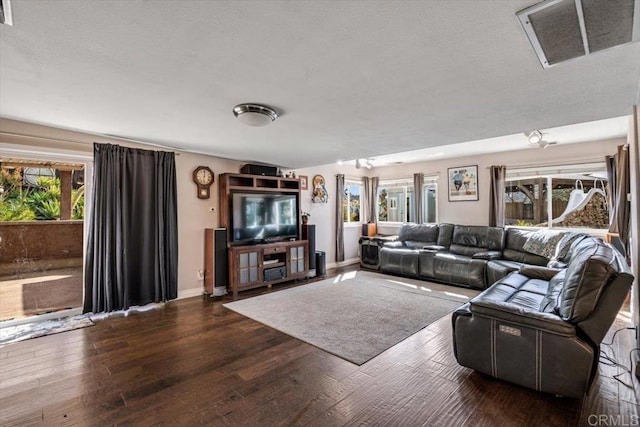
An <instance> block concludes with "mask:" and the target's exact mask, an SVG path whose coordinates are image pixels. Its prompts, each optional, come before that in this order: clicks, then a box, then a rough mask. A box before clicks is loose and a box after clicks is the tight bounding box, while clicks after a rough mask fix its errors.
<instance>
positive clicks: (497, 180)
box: [489, 166, 507, 227]
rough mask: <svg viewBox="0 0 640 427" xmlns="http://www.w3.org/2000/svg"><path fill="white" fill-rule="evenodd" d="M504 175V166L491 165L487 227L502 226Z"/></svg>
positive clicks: (505, 171) (505, 175) (505, 173)
mask: <svg viewBox="0 0 640 427" xmlns="http://www.w3.org/2000/svg"><path fill="white" fill-rule="evenodd" d="M506 177H507V167H506V166H491V191H490V195H489V197H490V199H489V203H490V205H489V227H504V190H505V188H504V186H505V181H506Z"/></svg>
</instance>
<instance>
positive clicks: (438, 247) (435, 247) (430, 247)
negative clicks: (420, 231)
mask: <svg viewBox="0 0 640 427" xmlns="http://www.w3.org/2000/svg"><path fill="white" fill-rule="evenodd" d="M422 249H424V250H427V251H435V252H439V251H444V250H446V249H447V248H446V247H445V246H442V245H426V246H423V247H422Z"/></svg>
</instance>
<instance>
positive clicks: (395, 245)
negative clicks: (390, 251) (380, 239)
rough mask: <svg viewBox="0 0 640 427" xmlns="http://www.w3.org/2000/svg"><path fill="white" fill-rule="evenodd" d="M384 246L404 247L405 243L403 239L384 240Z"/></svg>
mask: <svg viewBox="0 0 640 427" xmlns="http://www.w3.org/2000/svg"><path fill="white" fill-rule="evenodd" d="M382 247H383V248H404V243H403V242H402V241H401V240H396V241H393V242H384V245H383V246H382Z"/></svg>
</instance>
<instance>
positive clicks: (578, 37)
mask: <svg viewBox="0 0 640 427" xmlns="http://www.w3.org/2000/svg"><path fill="white" fill-rule="evenodd" d="M638 15H640V0H546V1H543V2H541V3H538V4H536V5H534V6H531V7H529V8H527V9H524V10H521V11H520V12H518V13H516V16H517V17H518V19H519V20H520V23H521V24H522V27H523V28H524V31H525V32H526V33H527V36H528V37H529V41H530V42H531V44H532V45H533V49H534V50H535V52H536V54H537V55H538V59H540V63H541V64H542V67H543V68H549V67H551V66H553V65H556V64H558V63H560V62H564V61H567V60H569V59H573V58H578V57H580V56H585V55H589V54H592V53H594V52H598V51H600V50H604V49H609V48H610V47H614V46H618V45H621V44H625V43H630V42H633V41H638V40H639V39H640V25H639V22H640V19H639V18H640V17H639V16H638Z"/></svg>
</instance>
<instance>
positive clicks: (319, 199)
mask: <svg viewBox="0 0 640 427" xmlns="http://www.w3.org/2000/svg"><path fill="white" fill-rule="evenodd" d="M311 201H312V202H313V203H327V202H328V201H329V193H328V192H327V186H326V185H325V180H324V177H323V176H322V175H316V176H314V177H313V193H311Z"/></svg>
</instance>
